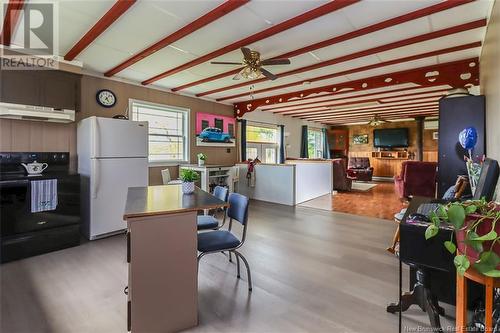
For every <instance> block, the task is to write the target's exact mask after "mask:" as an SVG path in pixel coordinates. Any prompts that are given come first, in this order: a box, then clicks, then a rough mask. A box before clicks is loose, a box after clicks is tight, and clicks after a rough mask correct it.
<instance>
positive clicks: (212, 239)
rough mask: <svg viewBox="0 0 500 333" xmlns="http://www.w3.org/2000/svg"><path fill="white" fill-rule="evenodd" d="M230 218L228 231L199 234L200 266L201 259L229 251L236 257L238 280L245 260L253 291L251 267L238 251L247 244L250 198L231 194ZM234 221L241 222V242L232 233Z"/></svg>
mask: <svg viewBox="0 0 500 333" xmlns="http://www.w3.org/2000/svg"><path fill="white" fill-rule="evenodd" d="M227 216H228V217H229V226H228V230H220V229H219V230H215V231H208V232H202V233H199V234H198V251H199V252H200V254H199V255H198V266H199V264H200V259H201V258H202V257H203V256H204V255H206V254H209V253H219V252H221V251H228V252H229V254H230V255H231V253H234V255H235V257H236V264H237V265H236V266H237V270H238V275H237V277H238V279H239V278H240V259H241V260H243V263H244V264H245V266H246V268H247V277H248V290H249V291H252V277H251V275H250V266H249V265H248V261H247V260H246V258H245V257H244V256H243V255H242V254H241V253H240V252H238V251H237V249H239V248H240V247H241V246H242V245H243V243H244V242H245V238H246V234H247V226H248V198H247V197H245V196H243V195H241V194H238V193H231V194H230V195H229V208H228V210H227ZM233 220H234V221H236V222H239V223H240V224H241V225H242V226H243V231H242V236H241V240H240V239H238V238H237V237H236V236H235V235H234V234H233V233H232V232H231V229H232V227H233Z"/></svg>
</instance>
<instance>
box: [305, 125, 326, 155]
mask: <svg viewBox="0 0 500 333" xmlns="http://www.w3.org/2000/svg"><path fill="white" fill-rule="evenodd" d="M307 150H308V153H309V158H323V131H321V129H319V128H309V130H308V131H307Z"/></svg>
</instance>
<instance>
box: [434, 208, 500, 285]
mask: <svg viewBox="0 0 500 333" xmlns="http://www.w3.org/2000/svg"><path fill="white" fill-rule="evenodd" d="M430 219H431V222H432V224H431V225H429V227H427V229H426V231H425V238H426V239H429V238H432V237H434V236H435V235H437V233H438V232H439V225H440V224H441V223H442V222H446V223H449V225H451V226H452V227H453V229H454V231H455V235H456V239H457V245H455V243H454V242H453V238H452V239H450V240H449V241H446V242H444V246H445V248H446V249H447V250H448V251H449V252H450V253H452V254H455V259H454V261H453V262H454V264H455V267H456V268H457V272H458V273H459V274H461V275H463V274H464V273H465V271H466V270H467V269H468V268H469V267H470V266H473V267H474V268H475V269H476V270H477V271H478V272H480V273H482V274H484V275H486V276H491V277H500V243H499V240H500V236H499V234H500V223H498V225H497V222H498V221H499V220H500V205H499V204H497V203H495V202H487V201H486V200H469V201H464V202H452V203H449V204H447V205H440V206H439V208H438V209H437V211H436V212H435V213H431V215H430ZM457 247H458V252H457Z"/></svg>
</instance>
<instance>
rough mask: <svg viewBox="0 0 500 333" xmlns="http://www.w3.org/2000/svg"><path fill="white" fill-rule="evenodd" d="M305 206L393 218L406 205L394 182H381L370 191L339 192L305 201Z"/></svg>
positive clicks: (387, 218) (303, 204)
mask: <svg viewBox="0 0 500 333" xmlns="http://www.w3.org/2000/svg"><path fill="white" fill-rule="evenodd" d="M301 206H304V207H311V208H317V209H325V210H331V211H335V212H342V213H348V214H355V215H362V216H371V217H376V218H380V219H386V220H393V219H394V214H395V213H397V212H399V211H400V210H401V209H402V208H403V207H404V206H405V205H404V204H403V203H402V202H401V201H400V200H399V198H398V197H397V195H396V193H395V190H394V184H393V183H388V182H379V183H377V186H375V187H374V188H372V189H369V190H368V191H356V190H352V191H350V192H338V193H337V194H335V195H324V196H321V197H319V198H316V199H313V200H310V201H307V202H304V203H302V204H301Z"/></svg>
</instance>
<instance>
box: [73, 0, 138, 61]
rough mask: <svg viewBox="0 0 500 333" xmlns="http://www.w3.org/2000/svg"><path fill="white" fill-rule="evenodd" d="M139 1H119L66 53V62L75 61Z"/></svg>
mask: <svg viewBox="0 0 500 333" xmlns="http://www.w3.org/2000/svg"><path fill="white" fill-rule="evenodd" d="M136 1H137V0H118V1H116V3H115V4H114V5H113V7H111V8H110V9H109V10H108V11H107V12H106V14H104V16H103V17H101V18H100V19H99V21H97V23H96V24H94V26H93V27H92V28H90V30H89V31H87V33H86V34H85V35H84V36H83V37H82V38H81V39H80V40H79V41H78V43H76V44H75V45H74V46H73V47H72V48H71V50H69V51H68V53H66V55H65V56H64V60H67V61H71V60H73V59H75V57H76V56H77V55H79V54H80V52H82V51H83V50H84V49H85V48H86V47H87V46H89V45H90V44H91V43H92V42H93V41H94V40H95V39H96V38H97V37H99V36H100V35H101V34H102V33H103V32H104V31H106V29H107V28H108V27H109V26H110V25H111V24H113V23H114V22H115V21H116V20H117V19H118V18H119V17H120V16H122V15H123V14H124V13H125V12H126V11H127V10H128V9H129V8H130V7H132V5H133V4H134V3H135V2H136Z"/></svg>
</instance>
